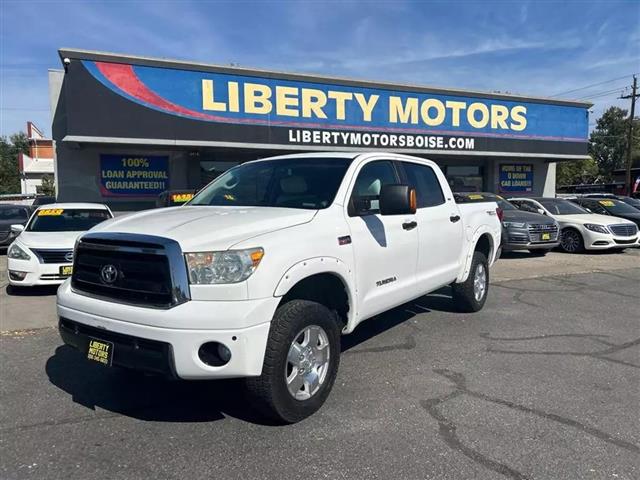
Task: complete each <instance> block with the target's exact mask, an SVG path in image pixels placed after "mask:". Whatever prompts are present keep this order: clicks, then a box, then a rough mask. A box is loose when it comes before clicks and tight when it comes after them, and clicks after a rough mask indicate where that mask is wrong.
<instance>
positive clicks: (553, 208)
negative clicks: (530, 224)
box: [509, 197, 638, 253]
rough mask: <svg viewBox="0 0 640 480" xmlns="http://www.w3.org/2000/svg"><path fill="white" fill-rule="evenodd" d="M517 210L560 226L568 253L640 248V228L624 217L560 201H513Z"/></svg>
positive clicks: (519, 198) (529, 199) (525, 199)
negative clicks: (540, 215) (639, 232)
mask: <svg viewBox="0 0 640 480" xmlns="http://www.w3.org/2000/svg"><path fill="white" fill-rule="evenodd" d="M509 201H510V202H511V203H513V204H514V205H515V206H517V207H518V208H520V209H522V210H525V211H529V212H537V213H542V214H544V215H548V216H549V217H551V218H554V219H555V220H557V222H558V223H559V224H560V246H561V247H562V249H563V250H564V251H565V252H569V253H577V252H582V251H583V250H585V249H586V250H604V249H609V248H616V249H624V248H626V247H632V246H638V227H637V225H636V224H635V223H633V222H630V221H629V220H625V219H624V218H617V217H611V216H608V215H598V214H595V213H590V212H588V211H587V210H585V209H584V208H582V207H580V206H579V205H576V204H575V203H573V202H571V201H569V200H564V199H561V198H540V197H538V198H521V197H518V198H510V199H509Z"/></svg>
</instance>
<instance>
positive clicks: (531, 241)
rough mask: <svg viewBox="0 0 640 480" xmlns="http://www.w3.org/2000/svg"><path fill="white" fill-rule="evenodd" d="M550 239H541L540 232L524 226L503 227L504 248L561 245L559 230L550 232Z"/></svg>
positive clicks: (539, 247)
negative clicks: (534, 231) (531, 230)
mask: <svg viewBox="0 0 640 480" xmlns="http://www.w3.org/2000/svg"><path fill="white" fill-rule="evenodd" d="M549 235H550V239H549V240H540V233H532V232H530V231H529V228H528V227H527V226H526V225H525V226H524V227H508V228H507V227H503V228H502V249H503V250H504V251H512V250H541V249H544V250H551V249H552V248H555V247H557V246H558V245H560V237H559V234H558V231H550V232H549Z"/></svg>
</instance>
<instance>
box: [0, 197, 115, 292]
mask: <svg viewBox="0 0 640 480" xmlns="http://www.w3.org/2000/svg"><path fill="white" fill-rule="evenodd" d="M112 217H113V214H112V213H111V210H110V209H109V207H107V206H106V205H102V204H99V203H53V204H49V205H43V206H41V207H39V208H38V209H37V210H36V211H35V212H34V213H33V214H32V215H31V218H30V219H29V221H28V222H27V224H26V226H23V225H12V226H11V229H12V231H13V232H14V233H16V234H18V236H17V237H16V239H15V240H14V242H13V243H12V244H11V245H10V246H9V248H8V249H7V267H8V268H7V269H8V271H9V284H10V285H13V286H21V287H30V286H34V285H57V284H60V283H62V282H64V281H65V280H66V279H67V278H68V277H69V276H70V275H71V272H72V271H73V247H74V244H75V242H76V239H77V238H78V237H79V236H80V235H82V234H83V233H84V232H86V231H87V230H89V229H91V228H92V227H93V226H95V225H97V224H98V223H100V222H103V221H105V220H107V219H109V218H112Z"/></svg>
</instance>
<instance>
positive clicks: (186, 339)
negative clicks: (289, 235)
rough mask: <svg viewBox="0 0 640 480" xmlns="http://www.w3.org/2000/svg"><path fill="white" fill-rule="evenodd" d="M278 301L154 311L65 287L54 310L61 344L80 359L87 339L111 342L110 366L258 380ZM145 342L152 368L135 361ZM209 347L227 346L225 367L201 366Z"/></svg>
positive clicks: (192, 304) (209, 303) (186, 305)
mask: <svg viewBox="0 0 640 480" xmlns="http://www.w3.org/2000/svg"><path fill="white" fill-rule="evenodd" d="M279 300H280V299H279V298H276V297H271V298H265V299H257V300H245V301H234V302H215V301H197V300H191V301H188V302H186V303H183V304H181V305H178V306H176V307H173V308H170V309H155V308H145V307H136V306H131V305H123V304H118V303H114V302H107V301H103V300H98V299H93V298H90V297H86V296H84V295H80V294H78V293H75V292H73V291H72V290H71V287H70V284H69V282H67V283H65V284H63V285H62V287H60V289H59V290H58V307H57V308H58V316H59V318H60V319H61V320H60V321H61V329H60V333H61V336H62V339H63V340H64V342H65V343H67V344H69V345H71V346H73V347H74V348H77V349H79V350H80V351H81V352H82V353H83V354H86V353H87V341H88V338H95V339H97V340H105V341H110V342H112V343H113V344H114V354H113V355H114V357H113V363H114V365H122V366H125V367H130V368H134V369H139V370H143V371H152V372H156V373H162V374H166V375H169V376H175V377H178V378H182V379H194V380H195V379H215V378H233V377H250V376H258V375H260V374H261V373H262V364H263V361H264V353H265V349H266V345H267V339H268V336H269V327H270V324H271V323H270V322H271V318H272V317H273V313H274V311H275V308H276V307H277V304H278V302H279ZM65 324H66V325H68V326H69V328H65ZM76 325H77V326H78V328H76ZM76 330H77V332H76ZM145 342H146V343H151V344H152V345H155V347H154V348H152V349H151V350H152V355H151V357H153V359H154V361H153V365H152V367H151V368H148V365H147V363H146V362H147V360H146V359H142V360H140V359H139V358H137V357H136V356H135V355H140V354H142V353H145V352H140V351H138V352H135V345H136V343H137V344H138V346H139V347H140V345H142V344H144V343H145ZM207 342H218V343H222V344H223V345H225V346H226V347H227V348H228V349H229V350H230V351H231V359H230V360H229V362H228V363H226V364H225V365H222V366H219V367H214V366H210V365H207V364H206V363H204V362H203V361H202V360H201V359H200V358H199V356H198V350H199V349H200V347H201V346H202V345H203V344H204V343H207ZM156 344H161V345H159V346H158V345H156ZM132 351H133V352H134V354H135V355H134V357H133V358H134V360H131V358H132V357H131V352H132ZM158 352H161V353H158ZM145 358H146V357H145ZM158 365H160V366H158Z"/></svg>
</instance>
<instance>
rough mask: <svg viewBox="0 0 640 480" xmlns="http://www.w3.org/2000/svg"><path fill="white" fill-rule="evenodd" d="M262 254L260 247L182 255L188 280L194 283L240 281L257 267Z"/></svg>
mask: <svg viewBox="0 0 640 480" xmlns="http://www.w3.org/2000/svg"><path fill="white" fill-rule="evenodd" d="M263 256H264V250H263V249H262V248H250V249H247V250H227V251H224V252H195V253H185V255H184V257H185V259H186V262H187V268H188V269H189V281H190V282H191V283H192V284H195V285H207V284H219V283H238V282H242V281H244V280H246V279H247V278H249V277H250V276H251V274H252V273H253V272H254V271H255V270H256V268H258V265H260V260H262V257H263Z"/></svg>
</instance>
